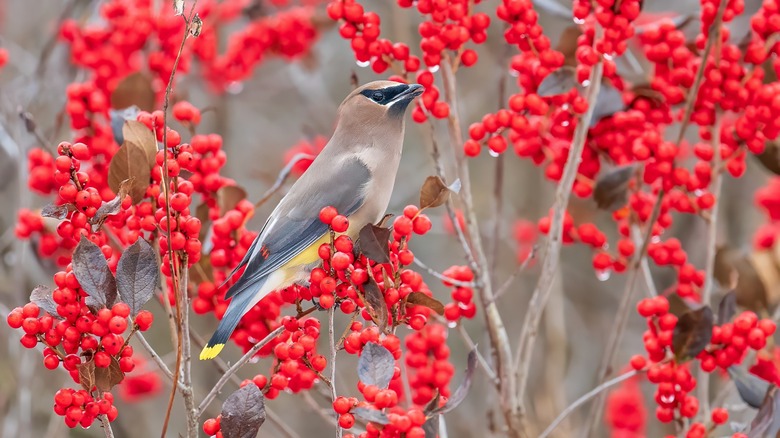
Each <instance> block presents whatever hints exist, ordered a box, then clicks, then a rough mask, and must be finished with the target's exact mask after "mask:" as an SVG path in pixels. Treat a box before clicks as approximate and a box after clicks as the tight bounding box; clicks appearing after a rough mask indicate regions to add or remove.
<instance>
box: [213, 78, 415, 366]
mask: <svg viewBox="0 0 780 438" xmlns="http://www.w3.org/2000/svg"><path fill="white" fill-rule="evenodd" d="M424 91H425V88H424V87H423V86H422V85H419V84H404V83H400V82H392V81H374V82H370V83H368V84H365V85H363V86H361V87H358V88H356V89H355V90H353V91H352V92H351V93H349V95H347V97H346V98H345V99H344V101H343V102H342V103H341V104H340V105H339V107H338V111H337V121H336V129H335V131H334V133H333V136H332V137H331V138H330V140H329V141H328V143H327V144H326V145H325V147H324V148H323V149H322V151H321V152H320V153H319V154H318V155H317V157H316V158H315V159H314V160H313V161H312V163H311V165H310V166H309V168H308V169H307V170H306V171H305V172H304V173H303V175H301V177H300V178H299V179H298V180H297V181H296V182H295V183H294V184H293V185H292V187H290V190H289V191H288V192H287V194H286V195H285V196H284V197H283V198H282V199H281V200H280V201H279V204H278V205H277V206H276V208H274V210H273V211H272V212H271V215H270V216H269V217H268V219H267V220H266V222H265V224H264V225H263V227H262V229H261V231H260V233H259V234H258V236H257V237H256V238H255V240H254V241H253V242H252V245H251V246H250V247H249V249H248V250H247V253H246V255H245V256H244V258H243V259H242V260H241V262H240V263H239V264H238V265H237V266H236V268H235V269H234V270H233V272H232V273H231V274H230V275H229V276H228V278H232V277H233V275H234V274H235V273H236V272H237V271H238V270H239V269H241V268H245V269H244V272H243V273H242V274H241V276H240V277H239V278H238V280H237V281H236V282H235V283H234V284H233V285H232V286H231V287H230V289H228V291H227V293H226V294H225V299H226V300H227V299H230V302H229V304H228V307H227V310H226V311H225V314H224V315H223V317H222V320H221V321H220V322H219V325H218V326H217V329H216V331H215V332H214V334H213V335H212V336H211V339H210V340H209V341H208V343H207V344H206V346H205V347H204V348H203V350H202V351H201V353H200V359H201V360H208V359H213V358H215V357H216V356H217V355H218V354H219V353H220V352H221V351H222V349H223V348H224V346H225V343H226V342H227V341H228V339H230V336H231V334H232V333H233V331H234V330H235V328H236V326H237V325H238V323H239V321H240V320H241V317H242V316H243V315H244V314H245V313H246V312H248V311H249V310H250V309H251V308H252V307H253V306H254V305H255V304H257V303H258V302H259V301H260V300H261V299H263V298H264V297H265V296H267V295H268V294H269V293H271V292H272V291H274V290H279V289H283V288H285V287H289V286H291V285H293V284H305V283H306V281H307V280H308V278H309V274H310V272H311V270H312V269H313V268H314V267H316V265H317V264H318V262H319V261H320V258H319V255H318V248H319V247H320V245H322V244H323V243H326V242H328V241H329V238H330V236H329V229H328V225H326V224H325V223H323V222H322V221H321V220H320V218H319V215H320V211H321V210H322V209H323V208H325V207H335V208H336V210H337V211H338V213H339V214H341V215H344V216H346V217H347V218H349V227H348V229H347V230H346V232H345V233H344V234H347V235H348V236H350V237H351V238H353V239H354V238H356V237H357V235H358V233H359V232H360V229H361V228H363V227H364V226H365V225H367V224H369V223H377V222H379V221H380V219H382V217H383V216H384V214H385V210H386V209H387V206H388V204H389V203H390V195H391V194H392V192H393V184H394V183H395V177H396V173H397V172H398V166H399V163H400V160H401V151H402V149H403V139H404V119H405V114H406V110H407V108H408V106H409V104H410V103H411V102H412V101H413V100H414V99H415V98H416V97H417V96H419V95H421V94H422V93H423V92H424Z"/></svg>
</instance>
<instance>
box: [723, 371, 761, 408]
mask: <svg viewBox="0 0 780 438" xmlns="http://www.w3.org/2000/svg"><path fill="white" fill-rule="evenodd" d="M727 371H728V372H729V376H730V377H731V380H733V381H734V385H735V386H736V387H737V392H739V396H740V398H742V401H744V402H745V403H747V404H748V405H749V406H750V407H752V408H756V409H758V408H760V407H761V404H762V403H763V401H764V396H765V395H766V391H767V390H768V389H769V382H767V381H766V380H764V379H760V378H758V377H757V376H754V375H753V374H750V373H748V372H746V371H745V370H743V369H742V368H739V367H736V366H730V367H729V368H728V370H727Z"/></svg>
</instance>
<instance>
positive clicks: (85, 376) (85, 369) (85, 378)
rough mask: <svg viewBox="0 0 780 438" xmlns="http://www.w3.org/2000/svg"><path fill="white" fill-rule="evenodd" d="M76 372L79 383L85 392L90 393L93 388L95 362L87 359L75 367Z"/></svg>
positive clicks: (92, 359)
mask: <svg viewBox="0 0 780 438" xmlns="http://www.w3.org/2000/svg"><path fill="white" fill-rule="evenodd" d="M76 370H77V371H78V372H79V383H81V387H82V388H84V390H85V391H89V392H92V388H93V387H94V386H95V360H94V358H91V357H90V358H89V360H88V361H86V362H84V363H80V364H78V365H76Z"/></svg>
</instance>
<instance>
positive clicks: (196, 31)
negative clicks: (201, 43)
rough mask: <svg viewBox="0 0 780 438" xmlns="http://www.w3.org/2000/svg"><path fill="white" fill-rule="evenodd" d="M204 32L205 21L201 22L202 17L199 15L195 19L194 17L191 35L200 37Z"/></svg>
mask: <svg viewBox="0 0 780 438" xmlns="http://www.w3.org/2000/svg"><path fill="white" fill-rule="evenodd" d="M202 30H203V20H201V18H200V15H198V14H197V13H196V14H195V16H194V17H192V22H191V23H190V35H192V36H194V37H196V38H197V37H199V36H200V32H201V31H202Z"/></svg>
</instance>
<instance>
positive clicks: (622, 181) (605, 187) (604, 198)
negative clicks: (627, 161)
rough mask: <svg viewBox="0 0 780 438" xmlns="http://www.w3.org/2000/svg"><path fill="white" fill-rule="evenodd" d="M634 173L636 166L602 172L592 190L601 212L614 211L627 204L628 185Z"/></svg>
mask: <svg viewBox="0 0 780 438" xmlns="http://www.w3.org/2000/svg"><path fill="white" fill-rule="evenodd" d="M635 173H636V166H634V165H627V166H620V167H615V168H614V169H611V170H608V171H603V172H601V173H600V174H599V177H598V179H597V180H596V187H594V188H593V199H594V200H595V201H596V205H597V206H598V207H599V208H600V209H602V210H609V211H615V210H618V209H620V208H622V207H623V206H624V205H626V202H628V185H629V183H630V182H631V178H632V177H633V176H634V174H635Z"/></svg>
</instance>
